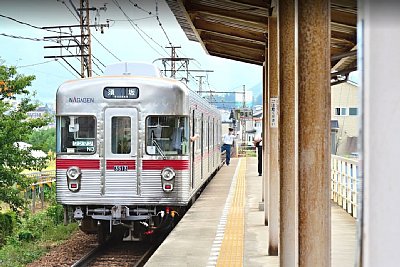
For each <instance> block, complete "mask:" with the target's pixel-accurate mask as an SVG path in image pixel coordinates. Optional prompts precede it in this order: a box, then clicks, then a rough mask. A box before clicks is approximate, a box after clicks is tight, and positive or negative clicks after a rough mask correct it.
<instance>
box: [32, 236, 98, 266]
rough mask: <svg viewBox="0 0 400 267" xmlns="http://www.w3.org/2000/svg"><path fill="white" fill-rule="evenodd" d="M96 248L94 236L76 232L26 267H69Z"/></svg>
mask: <svg viewBox="0 0 400 267" xmlns="http://www.w3.org/2000/svg"><path fill="white" fill-rule="evenodd" d="M96 246H97V238H96V235H88V234H85V233H83V232H81V231H78V232H76V233H75V234H73V235H72V236H71V238H70V239H68V240H67V241H66V242H64V243H63V244H61V245H59V246H57V247H54V248H52V249H51V250H50V251H49V252H48V253H47V254H46V255H44V256H43V257H41V258H40V259H38V260H37V261H35V262H32V263H30V264H28V265H27V267H64V266H65V267H67V266H68V267H70V266H71V265H72V264H74V263H75V262H76V261H77V260H79V259H80V258H81V257H83V255H85V254H86V253H88V252H89V251H90V250H92V249H93V248H95V247H96Z"/></svg>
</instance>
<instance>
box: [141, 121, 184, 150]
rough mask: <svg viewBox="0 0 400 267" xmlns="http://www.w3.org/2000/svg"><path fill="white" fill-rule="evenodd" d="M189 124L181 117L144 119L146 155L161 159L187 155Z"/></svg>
mask: <svg viewBox="0 0 400 267" xmlns="http://www.w3.org/2000/svg"><path fill="white" fill-rule="evenodd" d="M188 140H189V122H188V118H187V117H182V116H149V117H147V119H146V153H147V154H149V155H160V156H162V157H167V156H177V155H187V154H188V151H189V141H188Z"/></svg>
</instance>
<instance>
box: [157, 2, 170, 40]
mask: <svg viewBox="0 0 400 267" xmlns="http://www.w3.org/2000/svg"><path fill="white" fill-rule="evenodd" d="M156 18H157V21H158V25H159V26H160V27H161V29H162V31H163V32H164V35H165V37H167V40H168V43H169V45H170V46H172V42H171V40H170V39H169V37H168V34H167V32H166V31H165V29H164V27H163V25H162V23H161V21H160V18H159V17H158V2H157V1H156Z"/></svg>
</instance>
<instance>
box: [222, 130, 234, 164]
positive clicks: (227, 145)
mask: <svg viewBox="0 0 400 267" xmlns="http://www.w3.org/2000/svg"><path fill="white" fill-rule="evenodd" d="M234 139H235V135H234V134H233V128H231V127H229V132H228V133H226V134H224V135H223V136H222V142H223V145H222V147H221V152H224V151H226V159H225V162H226V166H229V164H230V162H231V147H232V145H233V141H234Z"/></svg>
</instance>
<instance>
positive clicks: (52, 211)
mask: <svg viewBox="0 0 400 267" xmlns="http://www.w3.org/2000/svg"><path fill="white" fill-rule="evenodd" d="M46 215H47V217H48V218H49V219H50V220H52V222H53V223H54V224H55V225H57V224H60V223H62V222H63V221H64V208H63V206H62V205H59V204H56V205H53V206H50V207H48V208H47V211H46Z"/></svg>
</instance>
